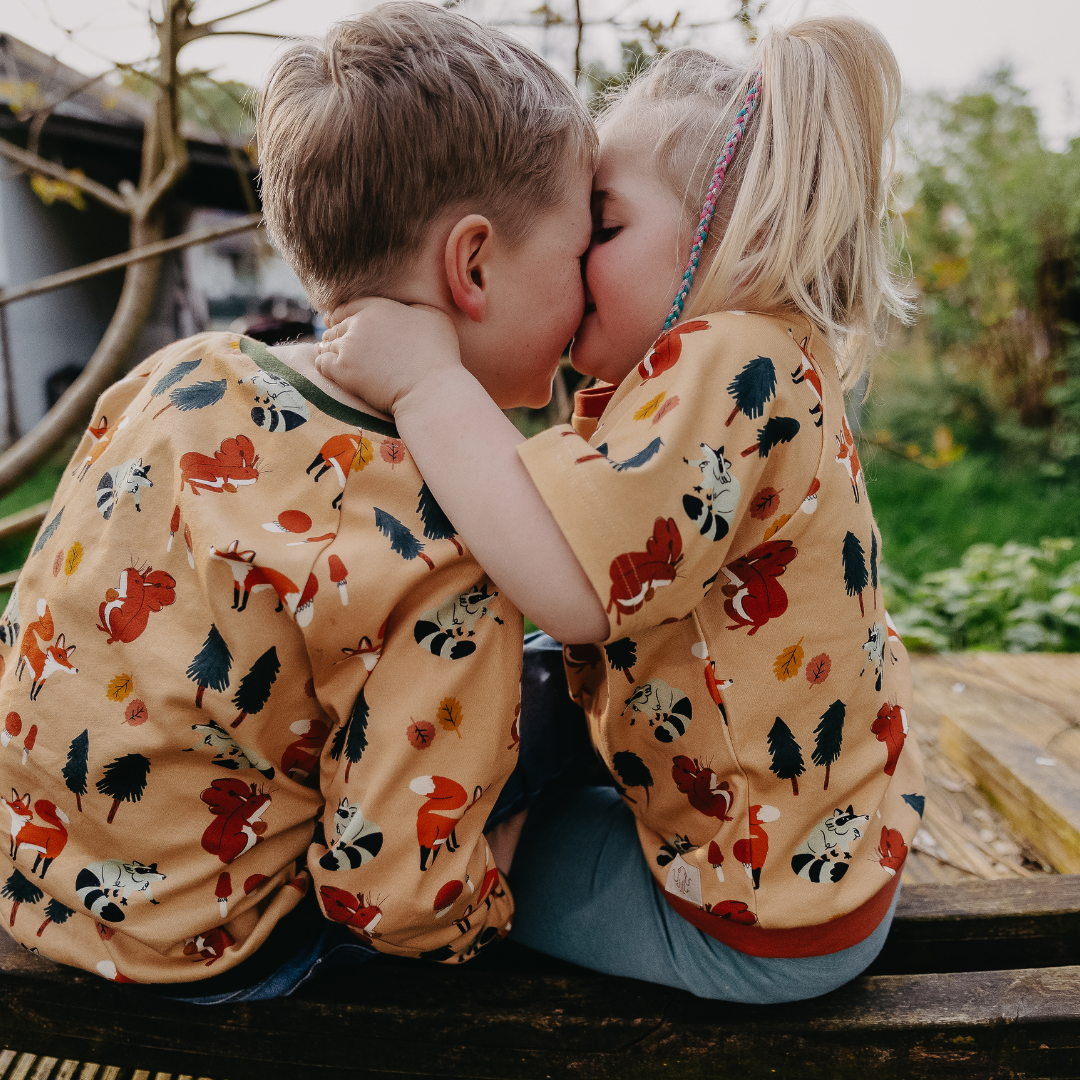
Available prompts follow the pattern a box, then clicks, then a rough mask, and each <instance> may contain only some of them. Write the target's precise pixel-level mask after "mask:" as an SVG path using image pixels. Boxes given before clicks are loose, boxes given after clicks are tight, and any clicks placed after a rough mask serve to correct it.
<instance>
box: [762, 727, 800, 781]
mask: <svg viewBox="0 0 1080 1080" xmlns="http://www.w3.org/2000/svg"><path fill="white" fill-rule="evenodd" d="M769 755H770V756H771V757H772V764H771V765H770V766H769V768H770V769H771V770H772V771H773V772H774V773H775V774H776V778H777V779H778V780H790V781H791V793H792V795H798V794H799V777H800V776H802V774H803V773H804V772H806V766H805V765H804V764H803V756H802V747H800V746H799V744H798V743H797V742H796V741H795V736H794V735H793V734H792V733H791V728H789V727H788V726H787V724H785V723H784V721H783V720H781V719H780V717H779V716H778V717H777V718H776V723H774V724H773V726H772V727H771V728H770V729H769Z"/></svg>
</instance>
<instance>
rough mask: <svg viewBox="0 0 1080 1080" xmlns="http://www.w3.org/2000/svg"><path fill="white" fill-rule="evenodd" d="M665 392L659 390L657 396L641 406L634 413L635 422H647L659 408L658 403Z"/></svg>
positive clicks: (662, 398)
mask: <svg viewBox="0 0 1080 1080" xmlns="http://www.w3.org/2000/svg"><path fill="white" fill-rule="evenodd" d="M665 393H666V391H664V390H661V391H660V393H659V394H657V395H656V397H654V398H650V399H649V400H648V401H646V402H645V404H644V405H642V406H641V408H640V409H638V411H637V412H636V413H634V419H635V420H648V419H649V417H650V416H652V415H653V413H655V412H656V410H657V409H659V408H660V402H661V401H663V400H664V394H665Z"/></svg>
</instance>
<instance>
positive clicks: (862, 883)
mask: <svg viewBox="0 0 1080 1080" xmlns="http://www.w3.org/2000/svg"><path fill="white" fill-rule="evenodd" d="M815 351H816V352H817V357H816V358H815V356H814V352H815ZM611 389H612V391H613V394H612V396H611V397H610V401H609V402H607V403H606V408H605V407H604V404H605V402H604V395H603V391H595V392H592V393H588V394H585V395H582V396H581V398H582V400H581V402H580V405H581V407H580V408H579V415H578V416H576V417H575V427H576V428H577V431H575V430H574V429H573V428H571V427H568V426H563V427H558V428H554V429H552V430H549V431H546V432H544V433H543V434H542V435H539V436H537V437H536V438H534V439H531V440H529V441H528V442H526V443H524V444H523V445H522V446H521V448H520V454H521V458H522V460H523V461H524V463H525V465H526V467H527V468H528V470H529V473H530V475H531V476H532V478H533V480H534V481H535V482H536V485H537V487H538V488H539V490H540V492H541V494H542V496H543V498H544V500H545V502H546V503H547V505H548V506H549V507H550V508H551V511H552V513H553V514H554V516H555V518H556V520H557V521H558V523H559V526H560V527H561V528H562V530H563V532H564V533H565V535H566V537H567V539H568V541H569V543H570V545H571V547H572V548H573V550H574V552H575V554H576V555H577V557H578V559H579V560H580V561H581V564H582V566H583V567H584V568H585V571H586V573H587V574H588V575H589V579H590V580H591V581H592V583H593V585H594V586H595V588H596V591H597V593H598V594H599V595H600V596H601V598H602V599H603V601H604V602H605V603H606V604H607V608H608V614H609V617H610V636H609V638H608V639H607V642H606V643H605V644H604V646H603V648H600V647H599V646H570V647H567V648H566V649H565V657H566V664H567V669H568V674H569V677H570V682H571V688H572V692H573V694H574V696H575V698H576V700H578V701H579V702H580V703H581V704H582V705H583V706H584V707H585V709H586V711H587V713H588V716H589V721H590V724H591V729H592V734H593V738H594V741H595V743H596V746H597V747H598V748H599V750H600V752H601V754H602V755H603V757H604V760H605V761H606V762H607V764H608V766H609V768H610V769H611V770H612V774H613V776H614V777H615V778H616V779H617V780H618V781H619V783H620V784H621V787H622V791H623V795H624V798H625V800H626V802H627V803H628V805H629V806H630V807H631V809H632V810H633V811H634V813H635V814H636V815H637V820H638V833H639V836H640V839H641V844H642V847H643V849H644V852H645V855H646V858H647V859H648V862H649V865H650V867H651V868H652V871H653V874H654V876H655V879H656V881H657V884H658V885H659V887H660V888H661V889H663V890H664V895H665V897H666V898H667V899H668V900H669V901H670V902H671V903H672V905H673V906H674V907H675V908H676V910H677V911H679V912H680V913H681V914H683V915H684V916H685V917H686V918H688V919H690V920H691V921H692V922H694V924H695V925H697V926H699V927H700V928H701V929H703V930H705V931H706V932H708V933H710V934H712V935H713V936H714V937H717V938H719V939H720V940H722V941H725V942H727V943H728V944H730V945H732V946H733V947H734V948H737V949H740V950H741V951H743V952H748V953H754V954H756V955H764V956H808V955H819V954H824V953H828V952H834V951H836V950H838V949H841V948H845V947H847V946H849V945H852V944H855V943H856V942H857V941H859V940H862V939H863V938H864V937H866V936H867V935H868V934H869V933H870V932H871V931H872V930H873V929H874V927H875V926H876V925H877V923H878V922H879V921H880V919H881V917H882V916H883V915H884V914H885V911H886V910H887V908H888V905H889V902H890V900H891V898H892V894H893V891H894V888H895V885H896V883H897V882H898V880H899V870H900V867H901V866H902V864H903V860H904V858H905V856H906V854H907V846H906V842H907V841H909V840H910V839H911V837H912V836H913V835H914V833H915V831H916V830H917V828H918V825H919V818H920V814H921V811H922V807H923V797H924V796H923V791H924V788H923V777H922V765H921V759H920V755H919V752H918V748H917V747H916V746H915V745H914V741H913V740H912V739H911V738H910V737H908V734H907V713H906V710H907V709H908V708H909V707H910V699H911V680H910V674H909V669H908V660H907V654H906V652H905V650H904V647H903V645H902V644H901V642H900V640H899V638H898V637H897V636H896V634H895V632H894V631H893V630H892V629H891V628H890V624H889V620H888V616H887V615H886V613H885V608H884V604H883V601H882V596H881V590H880V588H879V582H878V570H879V559H880V554H881V539H880V535H879V533H878V532H877V528H876V526H875V524H874V520H873V516H872V514H871V511H870V504H869V500H868V499H867V496H866V488H865V484H864V481H863V476H862V472H861V470H860V467H859V459H858V455H857V452H856V446H855V441H854V439H853V438H852V436H851V432H850V429H849V427H848V424H847V420H846V418H845V416H844V404H843V394H842V391H841V387H840V381H839V378H838V375H837V371H836V367H835V364H834V362H833V360H832V357H831V355H830V354H829V352H828V350H827V348H826V347H825V345H824V344H823V343H822V344H817V343H815V342H814V341H813V339H812V336H811V331H810V327H809V326H808V325H807V324H806V323H805V321H803V320H802V319H798V320H790V321H789V320H784V319H780V318H770V317H766V316H763V315H754V314H745V313H741V312H726V313H720V314H713V315H707V316H704V317H702V318H700V319H694V320H688V321H687V322H685V323H682V324H680V325H677V326H676V327H675V328H674V329H673V330H672V331H670V332H669V333H667V334H665V335H663V336H662V337H661V338H660V339H659V340H658V341H657V342H656V344H655V346H654V347H653V349H652V351H651V352H650V353H649V355H648V356H647V357H646V358H645V359H644V360H643V361H642V362H641V364H640V365H639V366H638V368H637V369H636V370H635V371H633V372H631V374H630V375H629V376H627V378H626V379H625V380H624V381H623V382H622V384H621V385H620V386H619V387H618V388H617V389H616V388H611ZM598 398H599V401H598ZM601 411H602V415H600V416H599V418H598V420H599V422H598V421H597V414H598V413H600V412H601ZM590 413H591V414H592V416H591V417H590V415H589V414H590ZM586 440H588V441H586Z"/></svg>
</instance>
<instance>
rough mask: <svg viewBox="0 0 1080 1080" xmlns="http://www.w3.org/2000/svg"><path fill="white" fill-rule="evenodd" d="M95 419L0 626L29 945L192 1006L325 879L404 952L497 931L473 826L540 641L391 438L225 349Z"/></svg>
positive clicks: (507, 768)
mask: <svg viewBox="0 0 1080 1080" xmlns="http://www.w3.org/2000/svg"><path fill="white" fill-rule="evenodd" d="M94 415H95V422H94V424H93V425H92V427H91V428H90V429H89V431H88V432H87V435H86V437H85V438H84V439H83V440H82V442H81V443H80V445H79V448H78V450H77V451H76V454H75V457H74V458H73V460H72V463H71V467H70V468H69V469H68V470H67V471H66V472H65V474H64V478H63V480H62V481H61V483H60V486H59V489H58V490H57V493H56V497H55V499H54V502H53V506H52V508H51V510H50V511H49V514H48V517H47V518H46V524H45V527H44V529H43V530H42V531H41V533H40V534H39V536H38V538H37V541H36V543H35V544H34V547H33V550H32V553H31V555H30V557H29V559H28V561H27V563H26V566H25V568H24V570H23V572H22V575H21V576H20V579H19V583H18V586H17V589H16V593H15V594H14V595H13V597H12V600H11V603H10V604H9V605H8V608H7V611H6V612H5V614H4V617H3V619H2V620H0V640H2V642H3V646H2V647H0V656H2V659H3V671H4V673H3V678H2V680H0V716H5V715H6V716H7V721H6V727H5V730H4V732H3V734H2V735H0V744H2V745H0V792H5V793H6V792H10V793H11V795H10V798H8V797H5V798H4V800H3V801H4V806H3V808H2V809H3V810H4V811H6V813H5V814H4V817H5V818H6V817H7V815H8V814H10V820H11V835H12V844H13V846H14V847H15V849H16V851H15V857H14V859H12V860H11V862H12V863H14V865H10V863H9V865H7V867H6V868H0V881H2V882H3V885H2V888H0V895H2V896H3V897H4V898H6V900H7V901H10V902H11V903H10V907H9V908H5V909H3V916H4V917H3V924H4V926H5V928H6V929H8V932H9V933H11V934H12V935H13V936H14V937H15V938H16V940H18V941H19V942H21V943H22V944H23V945H25V946H26V947H27V948H31V949H36V950H38V951H39V952H41V953H42V954H44V955H46V956H49V957H51V958H52V959H55V960H58V961H61V962H63V963H65V964H71V965H74V966H77V967H81V968H85V969H87V970H90V971H97V972H99V973H101V974H102V975H105V976H106V977H108V978H120V979H128V980H135V981H138V982H142V981H146V982H185V981H190V980H196V979H201V978H206V977H207V976H210V975H215V974H217V973H219V972H221V971H224V970H225V969H226V968H229V967H231V966H233V965H234V964H236V963H238V962H239V961H240V960H242V959H244V958H245V957H247V956H249V955H250V954H251V953H252V952H254V951H255V949H257V948H258V946H259V945H260V944H261V943H262V942H263V941H264V940H265V939H266V936H267V934H268V933H269V932H270V930H271V929H272V928H273V926H274V924H275V923H276V922H277V921H278V920H279V919H280V918H281V917H282V916H283V915H284V914H285V913H286V912H288V911H290V910H291V909H292V908H293V907H295V906H296V904H297V903H298V902H299V899H300V897H301V895H303V893H304V892H305V891H306V889H307V888H309V887H310V886H311V884H312V879H314V886H315V888H316V891H317V895H318V898H319V901H320V904H321V905H322V908H323V911H324V912H325V914H326V915H327V917H328V918H330V919H332V920H334V921H335V922H339V923H342V924H344V925H347V926H349V927H350V928H351V929H352V930H353V932H355V933H356V934H357V935H358V936H359V937H361V938H362V939H364V940H367V941H370V942H371V943H373V944H374V946H375V947H376V948H377V949H380V950H382V951H384V952H389V953H395V954H399V955H405V956H417V955H421V954H426V955H429V956H431V957H433V958H435V959H442V960H458V959H461V958H463V957H465V956H467V955H470V954H471V953H472V952H473V951H475V949H476V948H477V947H478V945H479V944H481V943H482V942H483V941H486V940H490V939H491V938H492V937H493V936H495V935H496V934H498V933H502V932H505V930H506V928H507V927H508V925H509V920H510V917H511V914H512V904H511V900H510V897H509V894H508V892H507V891H506V889H505V887H504V884H503V882H502V880H501V878H500V876H499V873H498V871H497V870H496V869H495V866H494V860H493V859H492V857H491V854H490V852H489V851H488V847H487V844H486V843H485V841H484V838H483V835H482V829H483V825H484V822H485V820H486V818H487V815H488V813H489V811H490V810H491V807H492V805H493V803H494V801H495V799H496V797H497V796H498V793H499V791H500V789H501V788H502V785H503V783H504V782H505V780H506V778H507V776H508V775H509V774H510V772H511V770H512V769H513V766H514V763H515V760H516V756H517V754H516V751H517V739H516V731H517V729H516V716H517V711H518V708H519V689H518V686H519V677H520V665H521V634H522V623H521V615H520V614H519V613H518V612H517V611H516V609H514V608H513V607H512V605H510V604H509V603H508V602H507V601H506V600H505V599H504V598H502V597H500V596H499V595H498V594H497V592H496V591H495V589H494V588H493V586H492V585H491V583H490V582H489V581H488V580H487V578H486V577H485V575H484V572H483V571H482V570H481V569H480V567H479V566H478V565H477V563H476V562H475V560H474V559H473V558H472V557H471V555H470V554H469V553H468V552H467V551H465V550H463V547H462V544H461V542H460V541H459V540H458V539H457V538H456V536H455V534H454V528H453V526H452V525H451V523H450V522H449V521H448V520H447V519H446V517H445V515H444V514H443V512H442V511H441V510H440V508H439V506H438V504H437V503H436V502H435V500H434V498H433V497H432V496H431V493H430V492H429V491H428V489H427V487H426V486H425V485H424V482H423V479H422V477H421V476H420V474H419V472H418V471H417V469H416V467H415V465H414V464H413V462H412V460H411V458H410V457H409V454H408V452H407V451H406V449H405V447H404V446H403V444H402V443H401V441H400V440H399V439H398V438H397V433H396V431H395V430H394V428H393V426H392V425H391V424H390V423H388V422H387V421H385V420H381V419H379V418H377V417H373V416H369V415H366V414H364V413H361V412H357V411H355V410H353V409H350V408H348V407H347V406H344V405H342V404H340V403H339V402H336V401H334V400H333V399H331V398H329V397H328V396H327V395H326V394H324V393H322V392H321V391H320V390H318V389H317V388H316V387H315V386H313V385H312V384H311V383H310V382H308V381H307V380H306V379H304V378H303V377H302V376H300V375H298V374H297V373H296V372H294V371H292V370H291V369H290V368H288V367H286V366H285V365H284V364H282V363H281V362H280V361H279V360H278V359H277V358H276V357H275V356H274V355H273V354H272V353H271V352H270V351H269V350H267V349H266V348H265V346H263V345H260V344H259V343H258V342H255V341H251V340H249V339H243V338H237V337H236V335H228V334H221V333H217V334H204V335H201V336H199V337H195V338H191V339H189V340H187V341H181V342H178V343H177V344H175V345H172V346H170V347H169V348H167V349H165V350H163V351H162V352H160V353H158V354H157V355H155V356H153V357H151V358H150V359H149V360H147V361H146V362H145V363H143V364H142V365H140V366H139V367H138V368H136V369H135V371H134V372H132V374H131V375H129V376H128V377H127V378H125V379H123V380H122V381H120V382H119V383H117V384H116V385H115V386H113V387H111V388H110V389H109V390H108V391H106V393H105V394H104V395H103V396H102V398H101V399H100V401H99V402H98V405H97V408H96V411H95V414H94Z"/></svg>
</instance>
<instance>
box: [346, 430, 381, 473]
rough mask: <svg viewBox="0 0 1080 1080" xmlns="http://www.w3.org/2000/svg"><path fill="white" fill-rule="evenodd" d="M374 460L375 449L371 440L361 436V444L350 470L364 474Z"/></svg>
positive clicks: (357, 448)
mask: <svg viewBox="0 0 1080 1080" xmlns="http://www.w3.org/2000/svg"><path fill="white" fill-rule="evenodd" d="M374 460H375V447H374V446H372V445H371V440H370V439H368V438H365V437H364V436H363V435H361V436H360V442H359V443H358V444H357V447H356V453H355V454H353V459H352V464H351V465H350V469H351V470H352V471H353V472H363V471H364V470H365V469H366V468H367V467H368V466H369V465H370V464H371V463H372V462H373V461H374Z"/></svg>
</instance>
